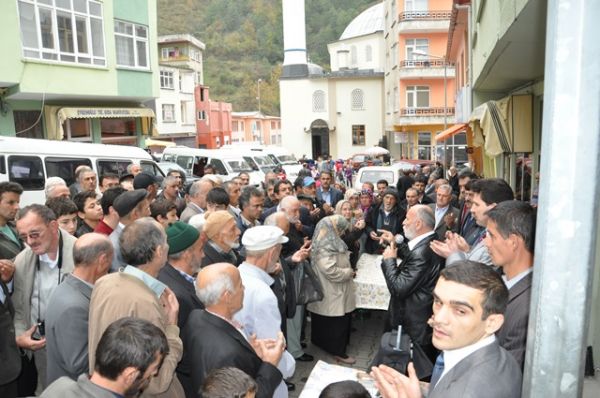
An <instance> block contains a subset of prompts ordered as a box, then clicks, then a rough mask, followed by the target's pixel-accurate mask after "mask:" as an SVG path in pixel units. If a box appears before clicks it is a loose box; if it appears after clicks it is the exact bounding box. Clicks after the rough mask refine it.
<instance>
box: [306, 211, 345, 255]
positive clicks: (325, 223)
mask: <svg viewBox="0 0 600 398" xmlns="http://www.w3.org/2000/svg"><path fill="white" fill-rule="evenodd" d="M349 227H350V223H348V221H347V220H346V219H345V218H344V217H342V216H340V215H337V214H336V215H333V216H329V217H325V218H323V219H322V220H321V221H319V223H318V224H317V226H316V227H315V233H314V235H313V239H312V253H313V254H315V255H316V254H319V252H321V251H325V252H328V253H343V252H345V251H346V250H348V246H346V244H345V243H344V241H343V240H342V238H341V237H340V236H341V235H342V234H343V233H344V231H346V229H348V228H349Z"/></svg>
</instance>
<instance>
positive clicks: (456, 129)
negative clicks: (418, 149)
mask: <svg viewBox="0 0 600 398" xmlns="http://www.w3.org/2000/svg"><path fill="white" fill-rule="evenodd" d="M466 128H467V124H466V123H459V124H455V125H454V126H452V127H450V128H447V129H446V130H444V131H442V132H441V133H439V134H438V135H436V136H435V141H436V142H441V141H445V140H447V139H448V138H450V137H453V136H454V135H456V134H458V133H460V132H461V131H464V130H465V129H466Z"/></svg>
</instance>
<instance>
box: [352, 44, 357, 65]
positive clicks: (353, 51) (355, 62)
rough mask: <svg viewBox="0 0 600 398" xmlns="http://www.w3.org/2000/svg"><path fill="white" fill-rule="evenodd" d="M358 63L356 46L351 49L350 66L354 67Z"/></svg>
mask: <svg viewBox="0 0 600 398" xmlns="http://www.w3.org/2000/svg"><path fill="white" fill-rule="evenodd" d="M357 63H358V54H357V53H356V46H352V47H350V65H352V66H354V65H356V64H357Z"/></svg>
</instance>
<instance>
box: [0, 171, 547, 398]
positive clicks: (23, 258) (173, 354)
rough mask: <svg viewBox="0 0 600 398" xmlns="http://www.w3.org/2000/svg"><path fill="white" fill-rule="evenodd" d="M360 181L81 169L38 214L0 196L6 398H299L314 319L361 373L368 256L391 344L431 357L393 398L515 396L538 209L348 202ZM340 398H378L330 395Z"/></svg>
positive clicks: (403, 196) (359, 197)
mask: <svg viewBox="0 0 600 398" xmlns="http://www.w3.org/2000/svg"><path fill="white" fill-rule="evenodd" d="M349 167H352V165H351V164H349V163H346V164H344V163H342V164H340V165H338V164H337V163H336V162H333V161H329V160H328V159H325V160H323V159H321V160H320V161H319V162H317V163H316V164H314V165H313V167H308V166H305V167H304V168H303V170H302V171H301V172H300V173H299V177H298V178H297V179H296V180H295V181H290V180H288V179H286V178H285V175H284V174H282V173H275V172H269V173H266V176H265V181H264V182H263V183H262V186H260V187H254V186H250V185H248V184H249V176H248V174H246V173H241V174H240V175H239V176H238V177H236V178H234V179H232V180H230V181H226V182H223V181H222V180H221V179H220V178H219V177H218V176H217V175H214V174H211V168H210V167H209V166H206V167H204V170H203V173H204V175H203V176H202V177H200V178H198V179H194V181H186V176H185V175H184V174H183V173H181V172H179V171H176V170H173V171H170V172H169V173H168V175H167V176H166V177H165V178H164V179H162V180H161V179H160V178H158V177H156V176H154V175H151V174H147V173H145V172H142V170H141V169H140V167H139V166H137V165H130V167H128V169H127V173H126V174H125V175H123V176H119V175H116V174H105V175H101V176H100V177H99V178H97V175H96V173H95V172H94V171H93V170H92V169H90V168H89V167H86V166H80V167H79V168H78V169H77V170H76V172H75V178H76V182H75V183H74V184H72V185H71V186H67V184H66V183H65V181H64V180H62V179H61V178H59V177H51V178H48V179H47V182H46V188H45V195H46V202H45V203H44V204H41V203H35V204H29V205H27V206H24V207H21V206H20V197H21V195H22V193H23V188H22V187H21V186H20V185H19V184H17V183H14V182H2V183H0V288H1V289H0V323H1V324H2V325H1V326H0V352H2V362H1V363H0V396H2V397H6V398H10V397H17V396H33V395H36V394H37V395H41V396H42V397H48V398H54V397H61V398H62V397H115V396H117V397H133V396H139V395H140V394H141V396H144V397H174V398H177V397H187V398H192V397H199V396H201V397H204V398H212V397H233V396H235V397H253V396H256V397H287V396H288V391H290V390H292V389H294V388H295V386H294V384H293V383H291V382H289V381H288V380H289V379H291V378H292V376H293V374H294V371H295V366H296V362H297V361H304V362H311V361H314V357H313V356H312V355H311V354H310V353H309V352H307V351H306V348H307V344H308V341H307V339H306V336H305V330H306V329H307V326H306V325H307V324H308V323H307V319H310V323H309V324H310V333H308V330H306V331H307V333H306V335H310V343H312V345H313V346H316V347H319V348H320V349H322V350H323V351H325V352H326V353H328V354H330V355H331V360H332V361H334V362H336V363H338V364H342V365H353V364H354V363H355V362H356V359H355V358H353V357H351V356H350V355H349V354H348V346H349V344H350V336H351V331H352V318H353V314H354V312H355V310H356V301H355V283H354V278H355V276H356V273H357V263H358V259H359V257H360V256H361V255H362V254H363V253H366V254H374V255H380V256H381V257H377V258H381V260H379V261H381V264H380V265H381V270H382V272H383V275H384V277H385V280H386V283H387V286H388V288H389V291H390V295H391V299H390V304H389V310H388V314H387V315H388V316H387V321H386V326H385V332H390V331H394V330H397V329H398V326H401V328H402V332H403V334H404V335H406V336H408V337H409V338H410V341H411V342H412V344H413V345H414V346H418V348H420V349H421V351H422V352H423V353H424V355H423V357H422V358H421V359H420V360H417V359H415V366H413V365H412V364H411V365H408V368H407V369H406V370H405V371H404V370H403V369H394V368H393V367H389V366H386V365H385V364H379V363H375V364H374V365H375V366H374V367H373V368H372V369H370V372H371V373H370V374H371V376H372V377H373V378H374V379H375V384H376V386H377V388H378V389H379V392H380V394H381V395H382V396H383V397H386V398H396V397H411V398H412V397H420V396H429V397H433V398H435V397H462V396H475V395H477V394H479V393H480V392H481V391H482V390H484V389H485V391H486V397H518V396H520V386H521V377H522V376H521V373H522V368H523V362H524V354H525V346H526V337H527V321H528V312H529V301H530V290H531V281H532V266H533V253H534V248H533V242H534V234H535V210H534V209H533V208H532V207H531V206H530V205H529V204H527V203H525V202H521V201H517V200H514V194H513V191H512V189H511V188H510V186H509V185H508V184H507V183H506V182H505V181H504V180H501V179H492V178H479V177H478V176H476V175H475V174H474V173H472V172H471V171H469V170H468V169H465V170H463V171H462V172H458V171H457V170H456V168H454V167H451V168H450V169H449V170H448V172H447V173H446V175H445V176H444V175H443V174H444V173H443V172H442V170H441V169H433V170H432V169H430V168H429V167H424V168H423V169H419V170H416V171H406V172H404V174H403V175H402V176H401V177H400V179H399V181H397V184H396V186H393V185H390V184H389V183H388V181H386V180H381V181H377V182H376V183H375V184H372V183H364V184H362V186H360V187H354V188H352V187H351V185H350V184H347V183H348V182H350V183H351V181H352V172H351V171H350V173H349V178H348V176H347V175H346V171H347V169H348V168H349ZM417 361H420V362H419V363H417ZM415 369H416V370H415ZM423 369H425V370H423ZM420 381H429V384H428V385H427V384H420ZM424 385H425V386H427V387H423V386H424ZM425 390H428V391H425ZM365 394H366V395H365ZM342 396H343V397H368V396H369V395H368V392H367V391H366V390H365V389H364V387H362V386H361V385H360V384H358V383H356V382H351V381H346V382H339V383H334V384H332V385H330V386H328V387H327V388H326V389H324V390H323V392H322V393H321V397H325V398H332V397H342Z"/></svg>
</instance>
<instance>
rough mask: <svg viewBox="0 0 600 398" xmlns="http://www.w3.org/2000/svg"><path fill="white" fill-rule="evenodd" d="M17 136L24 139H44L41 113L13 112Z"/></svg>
mask: <svg viewBox="0 0 600 398" xmlns="http://www.w3.org/2000/svg"><path fill="white" fill-rule="evenodd" d="M13 119H14V121H15V133H16V134H15V135H16V136H17V137H22V138H44V129H43V128H42V121H41V112H40V111H13Z"/></svg>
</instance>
